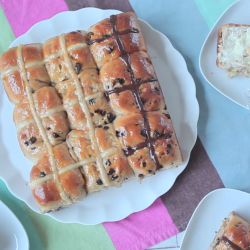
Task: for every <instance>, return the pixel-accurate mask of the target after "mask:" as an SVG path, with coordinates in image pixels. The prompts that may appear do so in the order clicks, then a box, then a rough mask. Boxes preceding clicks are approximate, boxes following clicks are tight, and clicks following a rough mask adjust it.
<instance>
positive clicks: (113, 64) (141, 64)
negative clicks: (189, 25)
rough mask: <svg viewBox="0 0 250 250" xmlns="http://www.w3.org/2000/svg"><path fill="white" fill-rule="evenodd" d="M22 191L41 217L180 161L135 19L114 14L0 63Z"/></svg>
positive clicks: (31, 46) (24, 48)
mask: <svg viewBox="0 0 250 250" xmlns="http://www.w3.org/2000/svg"><path fill="white" fill-rule="evenodd" d="M0 71H1V76H2V80H3V84H4V88H5V90H6V93H7V95H8V97H9V99H10V101H11V102H12V103H14V104H15V109H14V122H15V124H16V128H17V131H18V132H17V133H18V140H19V143H20V147H21V149H22V151H23V153H24V154H25V156H26V157H28V158H30V159H32V160H33V161H34V166H33V168H32V170H31V175H30V187H31V190H32V193H33V196H34V197H35V200H36V201H37V202H38V204H39V205H40V208H41V210H42V211H43V212H48V211H51V210H56V209H58V208H60V207H63V206H67V205H70V204H72V203H74V202H75V201H77V200H79V199H81V198H82V197H83V196H85V195H86V194H87V193H92V192H95V191H99V190H101V189H103V188H105V187H109V186H114V185H119V184H121V183H122V182H123V181H124V180H126V179H128V178H129V177H130V176H133V175H135V176H137V177H139V179H141V178H143V177H145V176H148V175H152V174H155V173H156V171H157V170H159V169H161V168H169V167H172V166H177V165H179V164H180V163H181V161H182V158H181V153H180V149H179V146H178V142H177V139H176V136H175V132H174V129H173V126H172V122H171V118H170V115H169V114H168V112H167V108H166V105H165V102H164V98H163V95H162V91H161V87H160V85H159V82H158V81H157V77H156V74H155V71H154V68H153V65H152V62H151V60H150V58H149V55H148V53H147V49H146V46H145V42H144V39H143V36H142V33H141V30H140V27H139V23H138V20H137V18H136V16H135V15H134V14H133V13H122V14H119V15H113V16H111V17H110V18H107V19H104V20H102V21H101V22H99V23H97V24H96V25H93V26H92V27H90V29H89V31H88V32H85V31H75V32H70V33H68V34H62V35H59V36H57V37H54V38H51V39H49V40H48V41H46V42H45V43H44V44H27V45H20V46H18V47H16V48H10V49H9V50H8V51H7V52H6V53H4V54H3V55H2V57H1V58H0Z"/></svg>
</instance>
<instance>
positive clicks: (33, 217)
mask: <svg viewBox="0 0 250 250" xmlns="http://www.w3.org/2000/svg"><path fill="white" fill-rule="evenodd" d="M0 200H2V201H3V202H4V203H5V204H6V205H7V206H8V207H9V208H10V209H11V210H12V212H13V213H14V214H15V215H16V216H17V218H18V219H19V220H20V221H21V223H22V225H23V226H24V228H25V230H26V232H27V234H28V236H29V241H30V249H36V250H43V249H46V250H55V249H60V250H68V249H74V250H78V249H79V250H80V249H84V250H93V249H101V250H112V249H114V246H113V243H112V241H111V239H110V237H109V236H108V234H107V233H106V231H105V229H104V227H103V226H102V225H96V226H83V225H79V224H63V223H60V222H57V221H55V220H53V219H51V218H50V217H48V216H45V215H40V214H37V213H35V212H33V211H31V210H30V209H29V208H28V207H27V206H26V205H25V203H24V202H22V201H20V200H18V199H16V198H15V197H14V196H13V195H12V194H11V193H10V192H9V191H8V189H7V187H6V185H5V184H4V182H3V181H1V180H0Z"/></svg>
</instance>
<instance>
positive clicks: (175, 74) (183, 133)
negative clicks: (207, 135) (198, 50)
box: [0, 8, 199, 224]
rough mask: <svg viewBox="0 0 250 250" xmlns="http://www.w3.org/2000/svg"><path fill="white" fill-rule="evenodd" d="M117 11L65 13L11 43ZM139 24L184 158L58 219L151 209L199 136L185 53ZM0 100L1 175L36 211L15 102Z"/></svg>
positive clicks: (94, 219)
mask: <svg viewBox="0 0 250 250" xmlns="http://www.w3.org/2000/svg"><path fill="white" fill-rule="evenodd" d="M117 13H119V12H118V11H116V10H101V9H96V8H85V9H81V10H78V11H73V12H72V11H68V12H62V13H60V14H58V15H56V16H54V17H53V18H51V19H48V20H45V21H42V22H40V23H38V24H36V25H35V26H33V27H32V28H31V29H30V30H29V31H28V32H27V33H25V34H24V35H23V36H21V37H19V38H18V39H16V40H15V41H14V42H13V43H12V46H16V45H18V44H25V43H33V42H43V41H45V40H46V39H48V38H49V37H53V36H56V35H58V34H60V33H65V32H69V31H72V30H78V29H88V27H89V26H90V25H92V24H94V23H96V22H98V21H100V20H102V19H104V18H106V17H109V16H110V15H111V14H117ZM141 28H142V32H143V35H144V37H145V40H146V43H147V45H148V50H149V53H150V55H151V58H152V61H153V63H154V66H155V69H156V73H157V76H158V78H159V81H160V83H161V86H162V90H163V93H164V96H165V97H166V101H167V107H168V109H169V112H170V114H171V116H172V119H173V123H174V127H175V130H176V134H177V138H178V140H179V143H180V147H181V152H182V155H183V159H184V162H183V164H181V165H180V166H179V167H178V168H172V169H170V170H165V171H164V170H163V171H161V172H159V173H158V174H156V175H155V176H152V177H149V178H145V180H143V181H142V182H141V183H140V182H138V181H137V180H135V179H133V180H130V181H128V182H126V183H124V184H123V185H122V186H121V187H120V188H109V189H106V190H104V191H101V192H97V193H94V194H91V195H89V196H88V197H86V198H85V199H83V200H82V201H80V202H78V203H77V204H74V205H72V206H70V207H69V208H65V209H61V210H60V211H57V212H53V213H50V214H49V215H50V216H52V217H53V218H55V219H57V220H59V221H62V222H75V223H83V224H97V223H101V222H104V221H116V220H120V219H122V218H124V217H126V216H128V215H129V214H131V213H134V212H136V211H139V210H142V209H144V208H146V207H148V206H149V205H150V204H151V203H152V202H153V201H154V200H155V199H156V198H157V197H159V196H160V195H162V194H163V193H165V192H167V191H168V190H169V189H170V188H171V187H172V185H173V184H174V182H175V180H176V178H177V176H178V175H179V174H180V173H181V172H182V171H183V170H184V169H185V167H186V166H187V163H188V160H189V156H190V153H191V150H192V148H193V146H194V144H195V141H196V137H197V121H198V115H199V107H198V103H197V100H196V96H195V84H194V81H193V79H192V77H191V75H190V74H189V72H188V70H187V67H186V64H185V61H184V59H183V57H182V56H181V55H180V53H179V52H177V51H176V50H175V49H174V48H173V46H172V45H171V43H170V41H169V40H168V39H167V38H166V36H164V35H163V34H161V33H160V32H158V31H156V30H155V29H153V28H152V27H151V26H150V25H149V24H147V23H146V22H144V21H141ZM0 86H1V84H0ZM2 91H3V90H2ZM0 94H1V88H0ZM0 102H2V103H0V133H1V135H0V138H1V143H0V158H1V159H3V160H2V162H1V164H0V175H1V176H2V177H3V179H4V180H5V182H6V183H7V185H8V186H9V189H10V190H11V191H12V192H13V194H14V195H16V196H17V197H18V198H20V199H22V200H23V201H25V202H26V204H28V205H29V206H30V207H31V208H32V209H33V210H35V211H39V209H38V206H37V204H36V203H35V201H34V199H33V197H32V194H31V191H30V189H29V187H28V186H27V183H28V181H29V174H30V169H31V162H29V161H28V160H27V159H26V158H25V157H24V156H23V154H22V152H21V150H20V149H19V145H18V141H17V138H16V129H15V126H14V124H13V122H12V111H13V106H12V105H11V104H10V103H9V101H8V99H7V97H6V95H5V94H3V96H2V97H1V98H0ZM7 168H8V170H7Z"/></svg>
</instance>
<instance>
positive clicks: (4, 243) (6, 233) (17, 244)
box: [0, 200, 29, 250]
mask: <svg viewBox="0 0 250 250" xmlns="http://www.w3.org/2000/svg"><path fill="white" fill-rule="evenodd" d="M0 222H1V226H0V249H2V250H13V249H16V250H28V249H29V240H28V237H27V234H26V231H25V230H24V228H23V226H22V224H21V223H20V222H19V220H18V219H17V218H16V216H15V215H14V214H13V213H12V212H11V210H10V209H9V208H8V207H7V206H6V205H5V204H4V203H3V202H2V201H1V200H0Z"/></svg>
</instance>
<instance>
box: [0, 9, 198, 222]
mask: <svg viewBox="0 0 250 250" xmlns="http://www.w3.org/2000/svg"><path fill="white" fill-rule="evenodd" d="M83 9H84V10H86V11H88V9H90V10H94V11H102V12H103V11H104V12H106V11H107V12H108V11H109V12H116V13H117V12H121V11H118V10H115V9H105V10H103V9H100V8H95V7H87V8H82V9H78V10H74V11H63V12H60V13H57V14H56V15H54V16H52V17H50V18H48V19H44V20H42V21H40V22H37V23H36V24H34V25H33V26H32V27H30V28H29V29H28V30H27V31H26V32H25V33H24V34H22V35H21V36H19V37H18V38H16V39H15V40H14V41H13V42H12V43H11V44H10V46H9V47H12V46H16V44H18V43H19V39H21V38H22V37H23V36H25V35H26V34H27V33H29V32H32V30H33V29H36V27H37V26H38V25H41V23H43V24H44V23H48V22H51V21H52V22H53V20H52V19H54V18H57V16H61V15H62V16H63V15H67V14H69V13H70V14H74V13H77V12H81V11H83ZM139 20H140V21H142V22H143V23H145V24H146V25H147V26H148V28H149V29H151V30H152V31H153V32H156V33H157V34H158V35H159V36H160V37H161V38H162V39H164V41H166V42H167V43H168V45H169V46H170V48H171V50H172V51H173V52H174V53H175V56H176V57H178V60H179V62H181V63H182V66H183V67H185V70H183V72H185V76H186V77H188V79H189V83H190V86H189V87H190V89H191V96H192V97H193V98H192V101H193V104H195V105H194V106H193V108H192V111H193V114H194V118H195V119H194V120H193V122H192V124H195V127H194V128H193V132H194V133H193V135H192V136H193V138H192V139H193V143H192V147H190V152H189V154H188V157H187V163H186V165H185V167H183V170H182V171H181V172H180V173H179V174H178V175H177V176H175V178H174V181H173V183H172V184H171V186H170V188H169V189H168V190H167V191H166V190H162V192H156V191H153V194H154V195H153V196H151V197H152V198H150V199H149V198H148V199H147V202H143V205H140V206H137V207H132V208H129V209H128V211H126V212H123V213H120V214H119V215H118V216H117V215H116V214H113V216H111V217H112V218H111V219H108V218H107V217H110V216H105V218H103V220H102V221H94V222H92V223H89V222H87V223H86V222H82V221H75V220H73V221H72V220H68V219H67V220H66V221H64V220H61V219H59V218H57V217H54V216H53V215H52V214H50V213H47V214H45V215H46V216H49V217H50V218H53V219H55V220H56V221H59V222H63V223H78V224H84V225H95V224H98V223H102V222H112V221H118V220H121V219H123V218H126V217H127V216H129V215H130V214H132V213H135V212H138V211H141V210H144V209H146V208H147V207H149V206H150V205H151V204H152V203H153V202H154V201H155V200H156V199H157V198H159V197H160V196H161V195H163V194H164V193H166V192H168V191H169V190H170V189H171V188H172V186H173V185H174V184H175V182H176V179H177V177H178V176H179V175H180V174H181V173H182V172H183V171H184V170H185V169H186V167H187V165H188V162H189V160H190V155H191V152H192V150H193V147H194V145H195V143H196V140H197V136H198V135H197V133H198V127H197V125H198V120H199V111H200V108H199V103H198V100H197V97H196V92H197V90H196V85H195V81H194V79H193V77H192V75H191V73H190V72H189V70H188V67H187V63H186V61H185V59H184V57H183V56H182V54H181V53H180V52H179V51H178V50H177V49H175V47H174V46H173V45H172V43H171V42H170V40H169V38H168V37H167V36H166V35H165V34H163V33H162V32H160V31H158V30H157V29H155V28H153V27H152V26H151V25H150V24H149V23H148V22H147V21H144V20H142V19H140V18H139ZM45 25H46V24H45ZM183 69H184V68H183ZM190 144H191V143H190ZM0 177H1V179H2V180H3V181H4V183H5V184H6V186H7V187H8V189H9V190H10V192H11V193H12V194H13V195H14V196H15V197H16V198H18V199H20V200H22V201H24V202H25V204H26V205H27V206H28V207H29V208H30V209H31V210H32V211H35V212H37V211H36V210H34V209H33V207H32V206H30V204H28V203H27V202H26V201H25V200H24V199H22V197H20V196H19V195H18V194H16V193H15V192H13V191H12V188H11V187H10V185H9V183H8V181H7V180H5V178H3V177H2V176H0Z"/></svg>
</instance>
